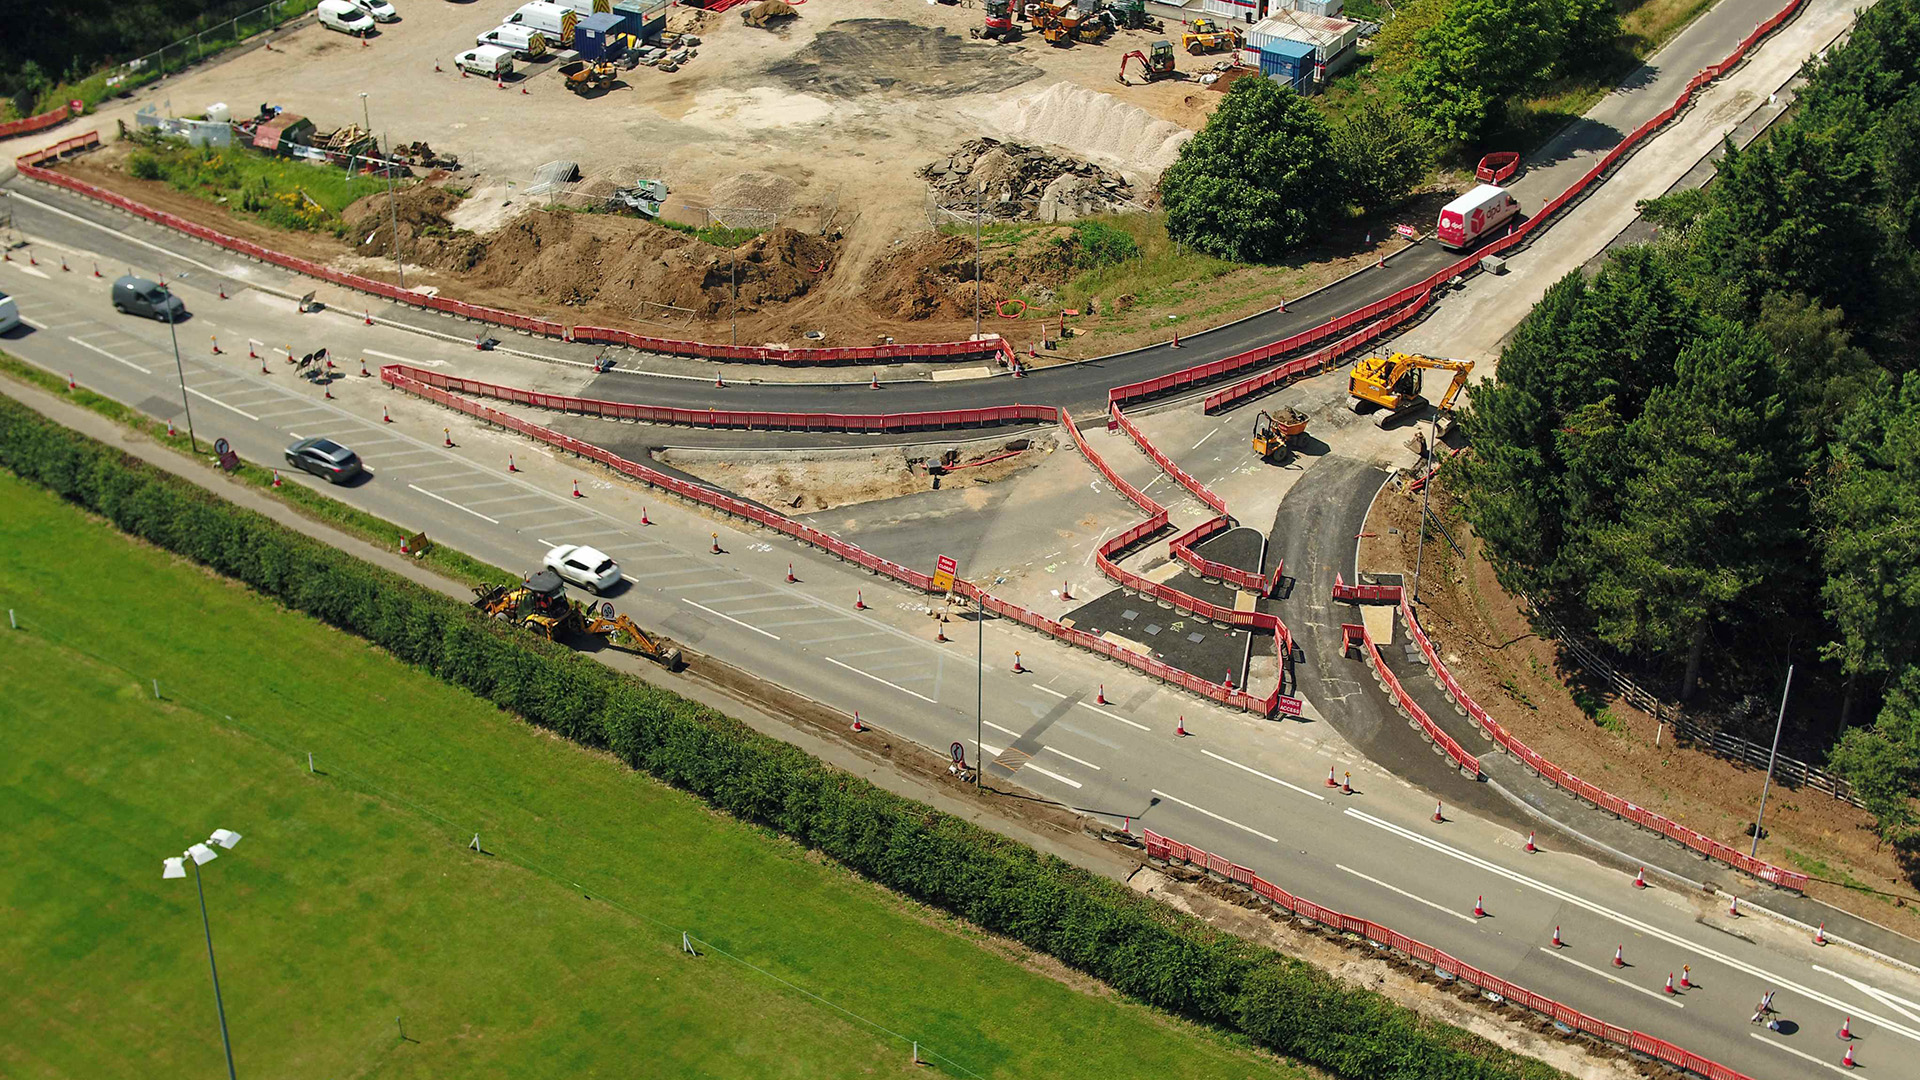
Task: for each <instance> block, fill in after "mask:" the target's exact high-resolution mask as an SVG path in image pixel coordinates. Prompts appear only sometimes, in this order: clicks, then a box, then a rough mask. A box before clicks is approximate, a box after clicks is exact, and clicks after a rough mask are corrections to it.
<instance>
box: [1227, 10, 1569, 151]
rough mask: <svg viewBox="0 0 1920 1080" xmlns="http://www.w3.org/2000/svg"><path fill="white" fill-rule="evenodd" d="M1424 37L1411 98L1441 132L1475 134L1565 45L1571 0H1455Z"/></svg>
mask: <svg viewBox="0 0 1920 1080" xmlns="http://www.w3.org/2000/svg"><path fill="white" fill-rule="evenodd" d="M1417 41H1418V52H1419V55H1418V58H1417V59H1416V60H1414V62H1413V64H1412V65H1411V66H1410V67H1409V68H1408V70H1407V72H1406V75H1405V76H1404V77H1403V80H1402V86H1403V89H1404V90H1405V92H1406V95H1407V101H1408V104H1409V106H1410V107H1411V108H1412V110H1413V112H1414V115H1416V116H1418V117H1420V118H1421V119H1422V120H1423V121H1424V122H1425V123H1426V125H1427V127H1428V130H1430V131H1432V132H1433V133H1434V134H1435V135H1436V136H1438V137H1440V138H1443V139H1450V140H1455V141H1460V142H1472V141H1474V140H1475V139H1478V138H1479V137H1480V136H1481V135H1483V134H1485V133H1486V132H1487V130H1488V129H1489V128H1490V127H1491V126H1492V125H1493V124H1495V123H1497V122H1498V121H1499V120H1501V119H1502V118H1503V117H1504V116H1505V114H1506V107H1507V102H1508V100H1509V99H1510V98H1512V97H1513V95H1515V94H1517V93H1519V92H1520V91H1522V90H1524V89H1526V88H1527V87H1528V86H1530V85H1533V84H1534V83H1537V82H1539V81H1541V80H1542V79H1544V78H1546V77H1547V75H1548V74H1549V73H1550V72H1552V70H1553V68H1554V65H1555V64H1556V63H1557V62H1558V61H1559V60H1560V57H1561V56H1562V55H1563V54H1564V53H1565V51H1566V45H1567V18H1566V6H1565V0H1455V2H1454V3H1453V4H1452V6H1451V7H1450V8H1449V9H1448V11H1447V13H1446V17H1445V18H1443V19H1441V20H1439V21H1438V22H1436V23H1435V24H1434V25H1433V26H1432V27H1430V28H1428V29H1427V30H1426V31H1425V32H1423V33H1421V34H1420V36H1419V38H1418V39H1417ZM1243 81H1244V80H1243Z"/></svg>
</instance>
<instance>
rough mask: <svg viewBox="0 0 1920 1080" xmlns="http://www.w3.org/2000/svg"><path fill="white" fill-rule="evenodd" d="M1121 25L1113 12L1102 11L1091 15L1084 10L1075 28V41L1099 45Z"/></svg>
mask: <svg viewBox="0 0 1920 1080" xmlns="http://www.w3.org/2000/svg"><path fill="white" fill-rule="evenodd" d="M1119 25H1120V23H1119V20H1117V19H1115V18H1114V17H1113V12H1111V11H1107V10H1105V9H1100V10H1097V11H1093V12H1092V13H1090V14H1089V13H1086V12H1085V10H1084V9H1082V17H1081V19H1080V21H1079V22H1077V23H1075V24H1074V26H1073V40H1075V41H1084V42H1087V43H1088V44H1098V43H1099V42H1102V41H1105V40H1106V38H1107V35H1108V34H1111V33H1113V32H1114V30H1115V29H1117V28H1118V27H1119Z"/></svg>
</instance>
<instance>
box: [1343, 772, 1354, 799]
mask: <svg viewBox="0 0 1920 1080" xmlns="http://www.w3.org/2000/svg"><path fill="white" fill-rule="evenodd" d="M1340 794H1342V795H1351V794H1353V774H1352V773H1350V772H1349V773H1343V774H1342V775H1341V777H1340Z"/></svg>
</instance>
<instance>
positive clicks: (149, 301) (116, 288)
mask: <svg viewBox="0 0 1920 1080" xmlns="http://www.w3.org/2000/svg"><path fill="white" fill-rule="evenodd" d="M113 310H115V311H117V312H119V313H120V314H122V315H144V316H146V317H147V318H150V319H159V320H160V321H161V322H179V321H180V318H181V316H183V315H185V314H186V313H187V305H185V304H183V303H181V302H180V298H179V297H177V296H175V295H173V293H172V292H169V291H168V290H167V287H166V286H164V285H160V284H158V283H156V282H152V281H148V280H147V279H146V278H142V277H134V276H133V275H132V274H128V275H126V276H124V277H121V278H119V279H117V280H116V281H114V283H113Z"/></svg>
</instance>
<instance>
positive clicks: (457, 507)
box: [407, 484, 500, 525]
mask: <svg viewBox="0 0 1920 1080" xmlns="http://www.w3.org/2000/svg"><path fill="white" fill-rule="evenodd" d="M407 486H408V487H410V488H412V489H413V490H415V491H417V492H419V493H420V494H422V495H425V496H426V497H427V498H429V499H438V500H440V501H441V502H443V503H446V504H447V505H448V506H451V507H453V508H454V509H455V510H465V511H466V512H467V513H469V514H472V515H473V516H474V517H477V518H479V519H480V520H481V521H484V522H486V523H487V524H489V525H498V524H500V523H499V522H498V521H496V520H494V519H493V518H490V517H488V516H487V515H485V514H483V513H481V512H480V511H478V510H475V509H473V508H471V507H467V506H461V505H460V504H459V503H457V502H454V501H453V500H452V499H449V498H447V497H446V496H445V495H435V494H434V493H433V492H431V491H428V490H427V489H426V488H423V487H421V486H419V485H418V484H408V485H407Z"/></svg>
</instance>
